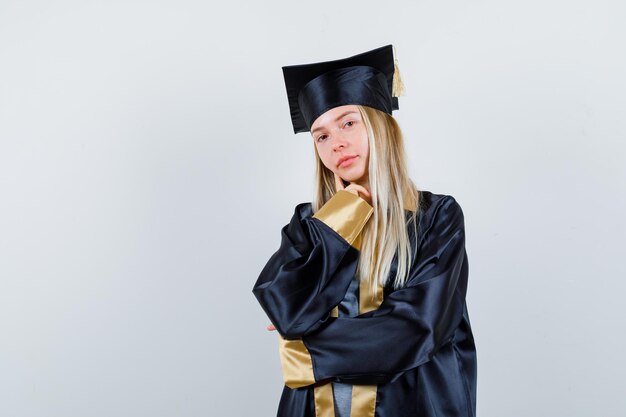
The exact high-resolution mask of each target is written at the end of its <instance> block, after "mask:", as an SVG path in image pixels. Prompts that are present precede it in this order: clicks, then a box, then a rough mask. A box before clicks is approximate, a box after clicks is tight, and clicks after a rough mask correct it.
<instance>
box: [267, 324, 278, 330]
mask: <svg viewBox="0 0 626 417" xmlns="http://www.w3.org/2000/svg"><path fill="white" fill-rule="evenodd" d="M267 330H269V331H272V330H276V327H274V325H273V324H270V325H268V326H267Z"/></svg>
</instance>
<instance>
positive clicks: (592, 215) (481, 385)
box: [0, 0, 626, 417]
mask: <svg viewBox="0 0 626 417" xmlns="http://www.w3.org/2000/svg"><path fill="white" fill-rule="evenodd" d="M624 21H626V7H625V6H624V2H619V1H591V0H588V1H578V0H569V1H566V0H541V1H523V2H522V1H518V2H510V1H508V2H503V1H443V2H442V1H412V2H408V1H407V2H393V1H386V2H369V1H363V0H361V1H344V2H331V1H316V2H296V1H281V2H262V1H249V2H243V1H230V2H222V3H220V4H217V3H215V4H213V3H211V2H207V1H196V2H192V1H176V2H175V1H173V0H170V1H149V2H148V1H145V2H139V1H132V0H131V1H102V2H98V1H82V2H79V1H75V2H70V1H54V2H50V1H8V2H7V1H6V0H2V1H1V2H0V415H2V416H6V417H56V416H59V417H73V416H76V417H84V416H94V417H99V416H115V417H122V416H129V417H136V416H150V417H161V416H162V417H171V416H251V415H254V416H272V415H275V413H276V408H277V405H278V400H279V396H280V393H281V389H282V379H281V374H280V366H279V360H278V354H277V344H276V334H275V333H269V332H267V331H266V330H265V326H266V324H267V323H268V320H267V318H266V317H265V315H264V313H263V312H262V310H261V308H260V306H259V305H258V303H257V301H256V299H255V298H254V296H253V295H252V292H251V290H252V286H253V284H254V282H255V280H256V278H257V276H258V273H259V272H260V270H261V268H262V267H263V265H264V264H265V262H266V261H267V260H268V259H269V257H270V256H271V254H272V253H273V252H274V251H275V250H276V249H277V248H278V244H279V241H280V228H281V227H282V226H283V225H284V224H286V223H287V222H288V221H289V219H290V217H291V215H292V213H293V208H294V207H295V205H296V204H297V203H299V202H303V201H310V200H311V198H312V193H313V172H314V165H313V162H314V159H313V156H314V153H313V144H312V141H311V139H310V137H309V136H308V135H307V134H300V135H294V134H293V131H292V128H291V122H290V118H289V110H288V105H287V100H286V93H285V91H284V82H283V79H282V72H281V66H282V65H291V64H301V63H308V62H316V61H322V60H330V59H338V58H344V57H347V56H350V55H354V54H357V53H360V52H364V51H367V50H370V49H373V48H377V47H379V46H383V45H386V44H389V43H393V44H394V45H395V46H396V49H397V55H398V60H399V64H400V68H401V71H402V75H403V78H404V82H405V85H406V89H407V94H406V95H405V96H404V97H401V98H400V107H401V108H400V110H399V111H397V112H395V113H394V115H395V116H396V117H397V120H398V121H399V122H400V125H401V127H402V128H403V130H404V133H405V138H406V142H407V151H408V154H409V158H410V161H409V162H410V165H411V173H412V175H413V178H414V180H415V182H416V183H417V184H418V186H420V187H421V188H422V189H426V190H430V191H432V192H435V193H441V194H450V195H453V196H454V197H455V198H456V199H457V201H458V202H459V203H460V204H461V206H462V208H463V210H464V213H465V219H466V234H467V251H468V255H469V262H470V287H469V292H468V296H467V302H468V307H469V311H470V318H471V320H472V325H473V329H474V335H475V337H476V344H477V351H478V365H479V368H478V373H479V379H478V415H479V416H481V417H501V416H507V417H508V416H511V417H517V416H520V417H521V416H524V417H525V416H535V417H538V416H550V417H552V416H568V417H578V416H590V417H596V416H603V417H612V416H615V417H617V416H623V415H625V414H626V396H624V374H625V372H626V365H625V360H624V350H625V349H626V336H625V335H624V328H626V314H624V311H623V305H624V301H623V300H624V293H625V291H626V284H625V278H626V264H625V259H626V248H625V243H624V237H625V235H626V220H625V217H624V213H625V212H626V190H625V184H626V168H625V167H626V153H625V151H626V146H625V145H624V141H625V139H626V120H625V119H626V118H625V116H626V81H625V74H626V55H625V53H624V51H625V50H626V47H625V45H624V39H626V26H625V25H624Z"/></svg>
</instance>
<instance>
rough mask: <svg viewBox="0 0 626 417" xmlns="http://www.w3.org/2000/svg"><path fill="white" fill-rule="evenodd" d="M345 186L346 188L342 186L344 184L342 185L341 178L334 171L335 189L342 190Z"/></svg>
mask: <svg viewBox="0 0 626 417" xmlns="http://www.w3.org/2000/svg"><path fill="white" fill-rule="evenodd" d="M345 188H346V187H344V185H343V180H342V179H341V177H340V176H339V174H337V173H336V172H335V189H336V190H337V191H339V190H343V189H345Z"/></svg>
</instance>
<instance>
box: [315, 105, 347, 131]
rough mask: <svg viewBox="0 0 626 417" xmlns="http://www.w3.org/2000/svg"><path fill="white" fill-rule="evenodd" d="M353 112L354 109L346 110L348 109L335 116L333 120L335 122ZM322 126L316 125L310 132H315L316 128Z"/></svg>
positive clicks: (318, 128)
mask: <svg viewBox="0 0 626 417" xmlns="http://www.w3.org/2000/svg"><path fill="white" fill-rule="evenodd" d="M353 113H356V111H355V110H348V111H346V112H343V113H341V114H340V115H339V116H337V117H336V118H335V120H334V121H335V122H337V121H339V120H340V119H341V118H342V117H345V116H347V115H349V114H353ZM322 128H323V127H322V126H320V127H316V128H315V129H313V130H311V134H313V133H315V132H317V131H318V130H320V129H322Z"/></svg>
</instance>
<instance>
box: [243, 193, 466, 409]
mask: <svg viewBox="0 0 626 417" xmlns="http://www.w3.org/2000/svg"><path fill="white" fill-rule="evenodd" d="M339 193H341V192H339ZM339 193H337V194H339ZM344 193H347V194H351V193H348V192H344ZM337 194H335V195H337ZM351 195H354V194H351ZM420 195H421V200H420V211H419V213H418V217H417V222H418V228H417V235H415V234H414V233H413V227H412V226H410V225H409V226H407V227H408V230H409V236H410V239H411V244H412V247H413V248H415V251H416V252H414V254H416V255H415V257H414V262H413V265H412V266H411V269H410V275H409V279H408V282H407V284H406V286H405V287H404V288H401V289H397V290H394V289H393V288H392V287H391V283H389V284H388V285H387V286H386V288H384V299H383V301H382V304H381V305H380V306H379V307H378V308H377V309H375V310H373V311H369V312H367V313H364V314H360V315H358V316H356V317H332V316H331V314H330V312H331V310H332V309H333V308H334V307H335V306H337V305H338V304H339V303H340V302H341V301H342V299H343V297H344V295H345V294H346V291H347V289H348V287H349V285H350V282H351V281H352V279H353V278H354V274H355V271H356V265H357V261H358V256H359V251H358V249H356V248H355V247H354V246H352V244H351V243H352V242H353V239H352V237H351V238H350V239H348V240H346V239H347V238H346V236H347V235H346V234H345V233H342V232H340V231H338V230H339V229H338V228H337V227H336V226H333V227H334V228H333V227H331V226H329V224H326V223H325V221H323V220H320V219H319V218H315V217H313V212H312V205H311V203H301V204H298V205H297V206H296V208H295V212H294V214H293V216H292V219H291V221H290V222H289V224H287V225H285V226H284V227H283V229H282V240H281V244H280V247H279V249H278V250H277V251H276V252H275V253H274V254H273V255H272V256H271V258H270V259H269V261H268V262H267V264H266V265H265V267H264V268H263V270H262V271H261V273H260V275H259V277H258V279H257V281H256V283H255V285H254V288H253V293H254V295H255V296H256V298H257V300H258V301H259V303H260V304H261V306H262V308H263V309H264V311H265V312H266V313H267V315H268V317H269V319H270V321H271V322H272V323H273V324H274V325H275V327H276V328H277V331H278V333H279V334H280V336H281V337H282V338H284V340H286V341H296V340H297V341H301V343H302V344H303V347H304V348H305V349H304V352H305V356H307V358H308V357H309V356H310V362H309V363H310V366H311V368H312V372H311V380H310V381H306V378H305V382H299V383H293V384H289V381H288V380H287V379H286V380H285V382H286V385H285V387H284V388H283V393H282V397H281V400H280V404H279V407H278V416H279V417H282V416H284V417H313V416H315V415H316V407H315V405H314V399H313V387H314V385H315V386H316V385H319V384H320V383H324V382H328V381H339V382H345V383H351V384H355V385H358V384H376V385H377V387H376V394H375V395H376V399H375V416H376V417H400V416H420V417H473V416H475V413H476V374H477V366H476V365H477V363H476V349H475V345H474V339H473V335H472V330H471V327H470V321H469V315H468V311H467V306H466V301H465V295H466V291H467V281H468V259H467V253H466V250H465V226H464V217H463V212H462V209H461V207H460V205H459V204H458V203H457V201H456V200H455V199H454V198H453V197H452V196H450V195H442V194H434V193H431V192H429V191H425V190H422V191H421V192H420ZM355 197H356V196H355ZM357 198H359V199H360V197H357ZM360 200H362V199H360ZM362 201H364V200H362ZM321 210H322V209H320V211H321ZM407 219H408V214H407ZM395 271H396V262H395V260H394V263H393V265H392V266H391V271H390V274H391V276H393V274H394V273H395ZM281 360H282V359H281ZM313 379H314V380H313ZM289 385H291V387H290V386H289ZM352 417H360V416H352Z"/></svg>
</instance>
